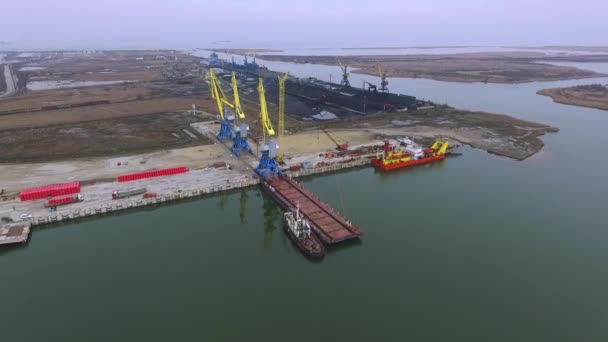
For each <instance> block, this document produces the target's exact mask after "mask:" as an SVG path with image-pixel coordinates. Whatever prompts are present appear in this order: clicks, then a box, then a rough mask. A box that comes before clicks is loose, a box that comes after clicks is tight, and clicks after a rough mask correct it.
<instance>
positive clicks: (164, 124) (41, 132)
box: [0, 112, 210, 163]
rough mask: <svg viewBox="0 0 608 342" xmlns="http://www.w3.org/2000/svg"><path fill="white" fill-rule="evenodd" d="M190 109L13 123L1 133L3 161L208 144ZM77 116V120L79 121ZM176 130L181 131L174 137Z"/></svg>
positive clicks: (74, 156) (103, 154)
mask: <svg viewBox="0 0 608 342" xmlns="http://www.w3.org/2000/svg"><path fill="white" fill-rule="evenodd" d="M200 120H201V118H200V117H195V116H192V114H191V113H190V112H177V113H158V114H145V115H134V114H131V113H130V114H129V116H127V117H121V118H113V119H105V120H99V119H97V120H95V121H82V120H81V121H78V122H74V123H71V124H67V123H65V121H64V123H63V124H61V125H56V126H49V125H41V126H38V127H37V128H29V127H28V125H27V121H25V125H23V126H25V127H21V128H13V129H11V130H10V131H7V130H4V131H1V132H0V163H14V162H38V161H52V160H66V159H78V158H91V157H96V156H111V155H125V154H129V153H138V152H148V151H155V150H163V149H169V148H176V147H184V146H196V145H202V144H209V143H210V141H209V140H208V139H207V138H206V137H203V136H201V135H198V134H195V135H196V138H192V137H190V136H189V135H188V134H186V133H185V132H184V131H183V129H187V130H188V131H190V132H193V131H192V130H190V126H189V124H190V123H192V122H196V121H200ZM75 121H77V120H75ZM176 135H177V136H176Z"/></svg>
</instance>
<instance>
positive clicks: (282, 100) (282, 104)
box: [277, 74, 289, 163]
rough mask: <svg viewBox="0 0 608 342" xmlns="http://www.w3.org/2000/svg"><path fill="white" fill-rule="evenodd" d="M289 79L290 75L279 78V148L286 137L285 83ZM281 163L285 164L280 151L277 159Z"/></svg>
mask: <svg viewBox="0 0 608 342" xmlns="http://www.w3.org/2000/svg"><path fill="white" fill-rule="evenodd" d="M288 78H289V74H285V75H283V76H281V77H279V146H281V145H282V144H283V137H284V136H285V81H287V79H288ZM277 159H278V161H279V163H281V162H283V153H282V152H280V151H279V154H278V157H277Z"/></svg>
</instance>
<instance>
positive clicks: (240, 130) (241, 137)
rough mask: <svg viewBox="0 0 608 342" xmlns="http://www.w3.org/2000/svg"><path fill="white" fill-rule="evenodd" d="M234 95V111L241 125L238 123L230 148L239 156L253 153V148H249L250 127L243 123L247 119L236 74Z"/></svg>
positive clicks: (233, 76)
mask: <svg viewBox="0 0 608 342" xmlns="http://www.w3.org/2000/svg"><path fill="white" fill-rule="evenodd" d="M232 95H233V97H234V103H233V104H234V111H235V113H236V115H237V117H238V119H240V120H241V121H240V123H237V125H236V127H235V128H234V138H233V139H232V141H233V142H234V144H233V145H232V147H231V148H230V151H231V152H232V153H234V155H235V156H237V157H238V156H239V154H240V153H241V152H245V153H251V154H253V151H252V150H251V147H250V146H249V142H248V141H247V132H249V125H247V123H245V121H243V120H244V119H245V112H243V108H242V107H241V99H240V97H239V87H238V84H237V82H236V72H235V71H233V72H232Z"/></svg>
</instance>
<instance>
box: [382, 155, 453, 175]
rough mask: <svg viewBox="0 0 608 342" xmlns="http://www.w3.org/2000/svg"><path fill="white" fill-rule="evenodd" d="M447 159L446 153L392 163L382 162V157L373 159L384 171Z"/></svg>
mask: <svg viewBox="0 0 608 342" xmlns="http://www.w3.org/2000/svg"><path fill="white" fill-rule="evenodd" d="M444 159H445V155H444V154H442V155H439V156H432V157H425V158H420V159H417V160H408V161H403V162H398V163H392V164H384V163H383V162H382V159H381V158H376V159H372V165H374V166H375V167H377V168H379V169H381V170H384V171H391V170H397V169H403V168H406V167H411V166H416V165H423V164H428V163H432V162H436V161H439V160H444Z"/></svg>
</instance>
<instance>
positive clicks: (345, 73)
mask: <svg viewBox="0 0 608 342" xmlns="http://www.w3.org/2000/svg"><path fill="white" fill-rule="evenodd" d="M336 60H337V61H338V64H340V69H342V81H340V84H341V85H342V86H343V87H350V81H349V80H348V76H350V73H349V72H348V65H344V64H343V63H342V61H341V60H340V58H336Z"/></svg>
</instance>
